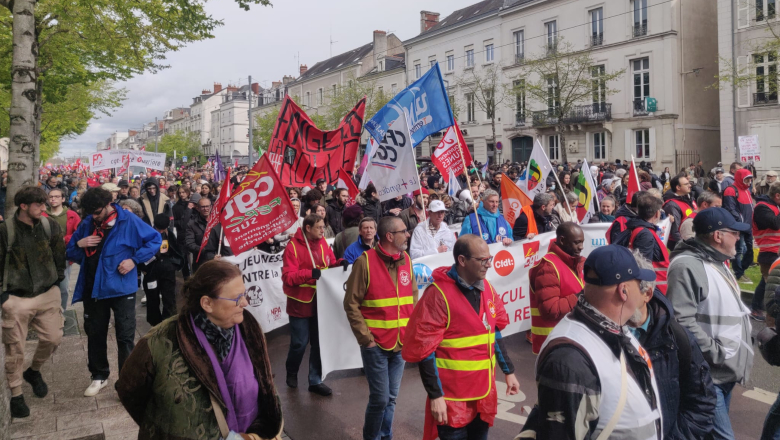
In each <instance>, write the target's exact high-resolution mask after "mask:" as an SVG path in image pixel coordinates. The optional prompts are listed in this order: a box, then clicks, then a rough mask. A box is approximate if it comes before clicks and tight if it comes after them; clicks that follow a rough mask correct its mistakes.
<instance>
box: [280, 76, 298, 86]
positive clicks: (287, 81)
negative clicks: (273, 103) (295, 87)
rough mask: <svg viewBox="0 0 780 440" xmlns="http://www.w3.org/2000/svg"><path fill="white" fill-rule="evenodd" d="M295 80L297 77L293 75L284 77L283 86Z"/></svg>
mask: <svg viewBox="0 0 780 440" xmlns="http://www.w3.org/2000/svg"><path fill="white" fill-rule="evenodd" d="M294 79H295V77H294V76H292V75H284V76H283V77H282V84H284V85H287V83H289V82H290V81H292V80H294Z"/></svg>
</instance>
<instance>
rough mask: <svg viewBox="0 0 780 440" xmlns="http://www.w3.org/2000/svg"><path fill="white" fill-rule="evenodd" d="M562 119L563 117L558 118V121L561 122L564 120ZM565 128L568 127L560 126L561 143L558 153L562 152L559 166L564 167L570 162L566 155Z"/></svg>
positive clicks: (559, 138)
mask: <svg viewBox="0 0 780 440" xmlns="http://www.w3.org/2000/svg"><path fill="white" fill-rule="evenodd" d="M562 119H563V115H560V116H558V120H559V121H560V120H562ZM565 128H566V127H565V126H564V125H559V126H558V142H559V144H558V151H560V156H561V157H560V163H559V164H558V165H563V164H565V163H567V162H569V157H568V155H567V154H566V135H565V134H563V133H564V130H565Z"/></svg>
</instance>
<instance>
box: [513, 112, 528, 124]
mask: <svg viewBox="0 0 780 440" xmlns="http://www.w3.org/2000/svg"><path fill="white" fill-rule="evenodd" d="M525 119H526V114H525V112H520V113H515V127H525Z"/></svg>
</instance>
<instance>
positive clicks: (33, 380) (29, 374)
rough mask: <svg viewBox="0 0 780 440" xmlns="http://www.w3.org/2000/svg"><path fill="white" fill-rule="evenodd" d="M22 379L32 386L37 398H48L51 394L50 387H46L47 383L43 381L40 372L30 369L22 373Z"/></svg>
mask: <svg viewBox="0 0 780 440" xmlns="http://www.w3.org/2000/svg"><path fill="white" fill-rule="evenodd" d="M22 377H24V380H26V381H27V382H29V383H30V385H32V389H33V394H35V395H36V396H38V397H46V395H47V394H49V387H48V386H47V385H46V382H44V381H43V376H41V372H40V371H35V370H33V369H32V367H30V368H28V369H27V371H25V372H24V373H22Z"/></svg>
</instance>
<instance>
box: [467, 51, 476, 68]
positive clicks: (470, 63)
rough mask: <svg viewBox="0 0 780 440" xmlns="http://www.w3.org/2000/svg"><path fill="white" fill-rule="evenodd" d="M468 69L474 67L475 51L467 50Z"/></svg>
mask: <svg viewBox="0 0 780 440" xmlns="http://www.w3.org/2000/svg"><path fill="white" fill-rule="evenodd" d="M466 67H474V49H467V50H466Z"/></svg>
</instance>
